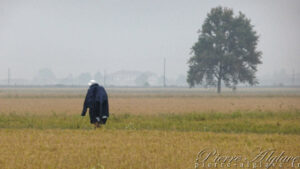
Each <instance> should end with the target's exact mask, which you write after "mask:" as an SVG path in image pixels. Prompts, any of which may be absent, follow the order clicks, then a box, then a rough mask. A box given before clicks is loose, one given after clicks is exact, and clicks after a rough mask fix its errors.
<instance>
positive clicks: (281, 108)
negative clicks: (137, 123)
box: [0, 89, 300, 169]
mask: <svg viewBox="0 0 300 169" xmlns="http://www.w3.org/2000/svg"><path fill="white" fill-rule="evenodd" d="M176 90H177V89H172V90H171V89H166V90H164V89H154V90H152V89H151V90H150V89H149V90H148V89H146V90H144V89H116V90H108V92H109V98H110V100H109V101H110V113H111V114H115V115H120V116H118V117H123V116H121V115H122V114H125V113H126V114H134V115H148V116H149V115H152V114H154V115H157V114H169V113H174V114H185V113H201V112H205V113H210V112H220V113H232V112H235V111H240V112H244V111H247V112H248V111H249V112H251V111H255V112H258V113H259V112H260V111H262V112H264V111H265V112H268V111H270V112H278V113H281V112H283V113H284V112H285V111H291V112H293V111H294V110H297V111H298V110H299V109H300V94H299V90H298V89H297V90H296V91H294V90H286V92H282V91H281V90H278V89H276V90H275V91H273V90H266V91H265V90H264V89H259V90H258V92H253V91H251V90H250V91H244V92H243V93H237V94H232V93H225V94H222V95H220V96H219V95H216V94H214V93H213V94H212V93H209V92H208V91H204V90H202V89H201V90H188V89H178V92H174V91H176ZM85 92H86V89H46V90H44V89H4V90H3V89H1V90H0V114H18V115H26V114H28V115H32V114H33V115H53V114H66V115H77V114H78V116H79V115H80V113H81V110H82V104H83V100H84V95H85ZM124 116H125V115H124ZM9 117H10V116H9ZM11 117H14V116H11ZM28 117H30V116H28ZM51 117H52V118H54V117H55V116H51ZM63 117H68V116H63ZM69 117H72V116H69ZM143 117H144V116H143ZM283 117H284V116H283ZM36 118H39V116H37V117H36ZM144 118H146V116H145V117H144ZM142 119H143V118H142ZM237 119H239V118H237ZM85 120H86V119H85ZM115 120H116V119H115ZM219 120H220V119H219ZM221 120H222V119H221ZM276 120H277V119H276ZM276 122H277V121H274V120H273V121H268V120H266V121H265V122H264V121H257V123H264V124H269V123H276ZM7 123H9V122H7ZM115 123H117V122H115ZM277 123H278V122H277ZM285 123H289V124H296V123H297V119H294V120H293V121H291V122H288V121H284V123H281V124H280V125H285ZM278 124H279V123H278ZM107 125H109V122H108V124H107ZM108 128H109V127H107V128H102V129H99V130H89V129H73V130H69V129H3V128H2V129H1V128H0V169H32V168H33V169H42V168H48V169H53V168H57V169H77V168H78V169H79V168H80V169H82V168H86V169H92V168H105V169H142V168H149V169H150V168H151V169H168V168H170V169H171V168H172V169H174V168H175V169H176V168H178V169H185V168H194V163H195V160H196V156H197V153H198V152H199V151H200V150H201V149H203V148H205V147H208V148H217V149H218V150H219V151H221V152H224V153H227V154H235V153H237V154H243V155H245V156H252V155H253V151H254V150H255V149H256V148H257V147H262V148H265V149H267V148H272V149H276V150H278V151H285V152H286V154H289V155H293V156H296V155H297V156H299V153H300V151H299V150H300V144H299V142H300V135H297V134H288V135H280V134H254V133H247V134H245V133H240V134H231V133H212V132H195V131H184V132H183V131H181V132H180V131H171V130H166V131H164V130H155V129H153V130H124V129H120V130H117V129H108ZM298 162H299V161H298ZM271 168H276V167H271ZM277 168H278V167H277ZM284 168H288V167H287V166H285V167H284Z"/></svg>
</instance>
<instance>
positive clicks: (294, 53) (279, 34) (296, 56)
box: [0, 0, 300, 83]
mask: <svg viewBox="0 0 300 169" xmlns="http://www.w3.org/2000/svg"><path fill="white" fill-rule="evenodd" d="M220 5H221V6H223V7H228V8H232V9H233V10H234V12H235V14H237V13H238V12H239V11H241V12H242V13H244V14H245V15H246V17H247V18H249V19H251V23H252V24H253V25H254V30H256V31H257V33H258V35H259V36H260V38H259V42H258V49H259V50H261V51H262V52H263V55H262V61H263V64H261V65H259V66H258V72H257V76H258V78H259V80H262V81H263V80H264V79H262V78H264V77H266V76H270V75H273V74H274V73H275V74H276V72H282V71H284V72H285V74H286V75H288V76H289V77H288V79H290V78H291V76H292V75H293V74H296V76H297V75H298V74H299V72H300V68H299V63H300V49H299V47H298V44H300V43H299V42H300V33H299V31H298V30H300V23H299V19H298V18H297V17H298V16H299V14H300V2H299V1H296V0H289V1H279V0H276V1H271V0H268V1H243V3H241V2H240V1H236V0H230V1H201V2H200V1H189V2H184V1H163V2H160V1H148V2H147V1H143V2H140V1H101V2H98V1H89V2H83V1H58V0H54V1H43V2H38V1H33V0H29V1H26V2H25V1H20V0H15V1H8V0H3V1H1V2H0V19H1V25H0V37H1V38H0V58H1V62H0V80H2V81H5V79H7V74H8V69H10V72H11V73H10V74H11V78H12V79H34V78H35V77H36V76H37V75H38V72H39V70H41V69H45V68H46V69H50V70H52V71H53V73H54V74H55V76H56V78H65V77H68V76H69V74H72V76H74V77H77V76H79V75H80V74H82V73H85V72H89V73H91V74H92V75H94V74H95V73H96V72H101V73H103V72H104V71H105V72H107V74H110V73H114V72H117V71H122V70H124V71H127V70H130V71H138V72H152V73H154V74H156V75H157V76H158V77H159V76H162V74H163V59H164V58H166V60H167V64H166V75H167V77H168V78H170V79H176V78H177V77H178V76H182V75H184V76H186V72H187V69H188V65H187V61H188V59H189V58H190V57H191V54H190V52H191V47H192V46H193V44H194V43H195V42H196V41H197V39H198V35H199V34H198V33H197V31H198V30H199V29H200V28H201V26H202V24H203V22H204V19H205V18H206V15H207V13H208V12H209V11H210V10H211V8H213V7H216V6H220ZM277 74H278V73H277ZM297 77H298V76H297ZM296 80H297V79H296ZM288 83H290V82H288Z"/></svg>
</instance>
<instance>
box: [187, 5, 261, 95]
mask: <svg viewBox="0 0 300 169" xmlns="http://www.w3.org/2000/svg"><path fill="white" fill-rule="evenodd" d="M253 27H254V26H253V25H251V23H250V19H248V18H246V16H245V15H244V14H243V13H241V12H239V14H238V15H237V16H235V15H234V13H233V10H232V9H229V8H223V7H216V8H213V9H212V10H211V11H210V13H208V14H207V18H206V19H205V21H204V23H203V25H202V29H201V30H199V38H198V41H197V42H196V43H195V44H194V46H193V47H192V57H191V58H190V59H189V61H188V64H189V70H188V77H187V82H188V84H189V86H190V87H194V86H195V85H196V84H200V85H205V86H217V88H218V93H220V92H221V82H222V81H223V82H224V84H225V86H226V87H230V88H233V89H235V88H236V85H237V84H238V83H248V84H250V85H255V84H257V83H258V81H257V79H256V76H255V73H256V71H257V65H258V64H261V63H262V62H261V55H262V52H261V51H258V50H257V43H258V38H259V36H258V35H257V33H256V31H254V30H253Z"/></svg>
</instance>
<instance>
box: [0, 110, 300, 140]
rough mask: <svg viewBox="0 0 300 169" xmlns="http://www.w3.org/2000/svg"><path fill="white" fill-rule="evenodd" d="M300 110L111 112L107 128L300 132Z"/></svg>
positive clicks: (44, 123)
mask: <svg viewBox="0 0 300 169" xmlns="http://www.w3.org/2000/svg"><path fill="white" fill-rule="evenodd" d="M299 120H300V111H299V110H293V111H292V110H291V111H288V112H260V111H257V112H240V111H235V112H233V113H218V112H207V113H189V114H158V115H133V114H119V115H112V116H111V117H110V119H109V120H108V122H107V125H106V126H104V128H105V129H121V130H168V131H169V130H174V131H201V132H225V133H279V134H300V123H299ZM0 128H13V129H21V128H34V129H93V125H91V124H90V123H89V118H88V116H86V117H81V116H79V115H65V114H56V113H53V114H52V115H30V114H27V115H17V114H14V113H11V114H8V115H0Z"/></svg>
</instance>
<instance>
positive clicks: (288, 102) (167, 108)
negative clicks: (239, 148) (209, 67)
mask: <svg viewBox="0 0 300 169" xmlns="http://www.w3.org/2000/svg"><path fill="white" fill-rule="evenodd" d="M83 100H84V98H0V108H1V109H0V113H2V114H8V113H16V114H26V113H28V114H53V113H56V114H61V113H63V114H78V115H79V114H80V113H81V111H82V105H83ZM109 101H110V102H109V103H110V112H111V113H113V114H122V113H128V114H161V113H175V114H181V113H192V112H211V111H214V112H224V113H226V112H233V111H239V110H240V111H257V110H258V111H285V110H299V109H300V97H287V96H286V97H281V96H278V97H195V98H193V97H185V98H179V97H166V98H160V97H149V98H148V97H140V98H137V97H121V98H117V97H111V98H110V100H109Z"/></svg>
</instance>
